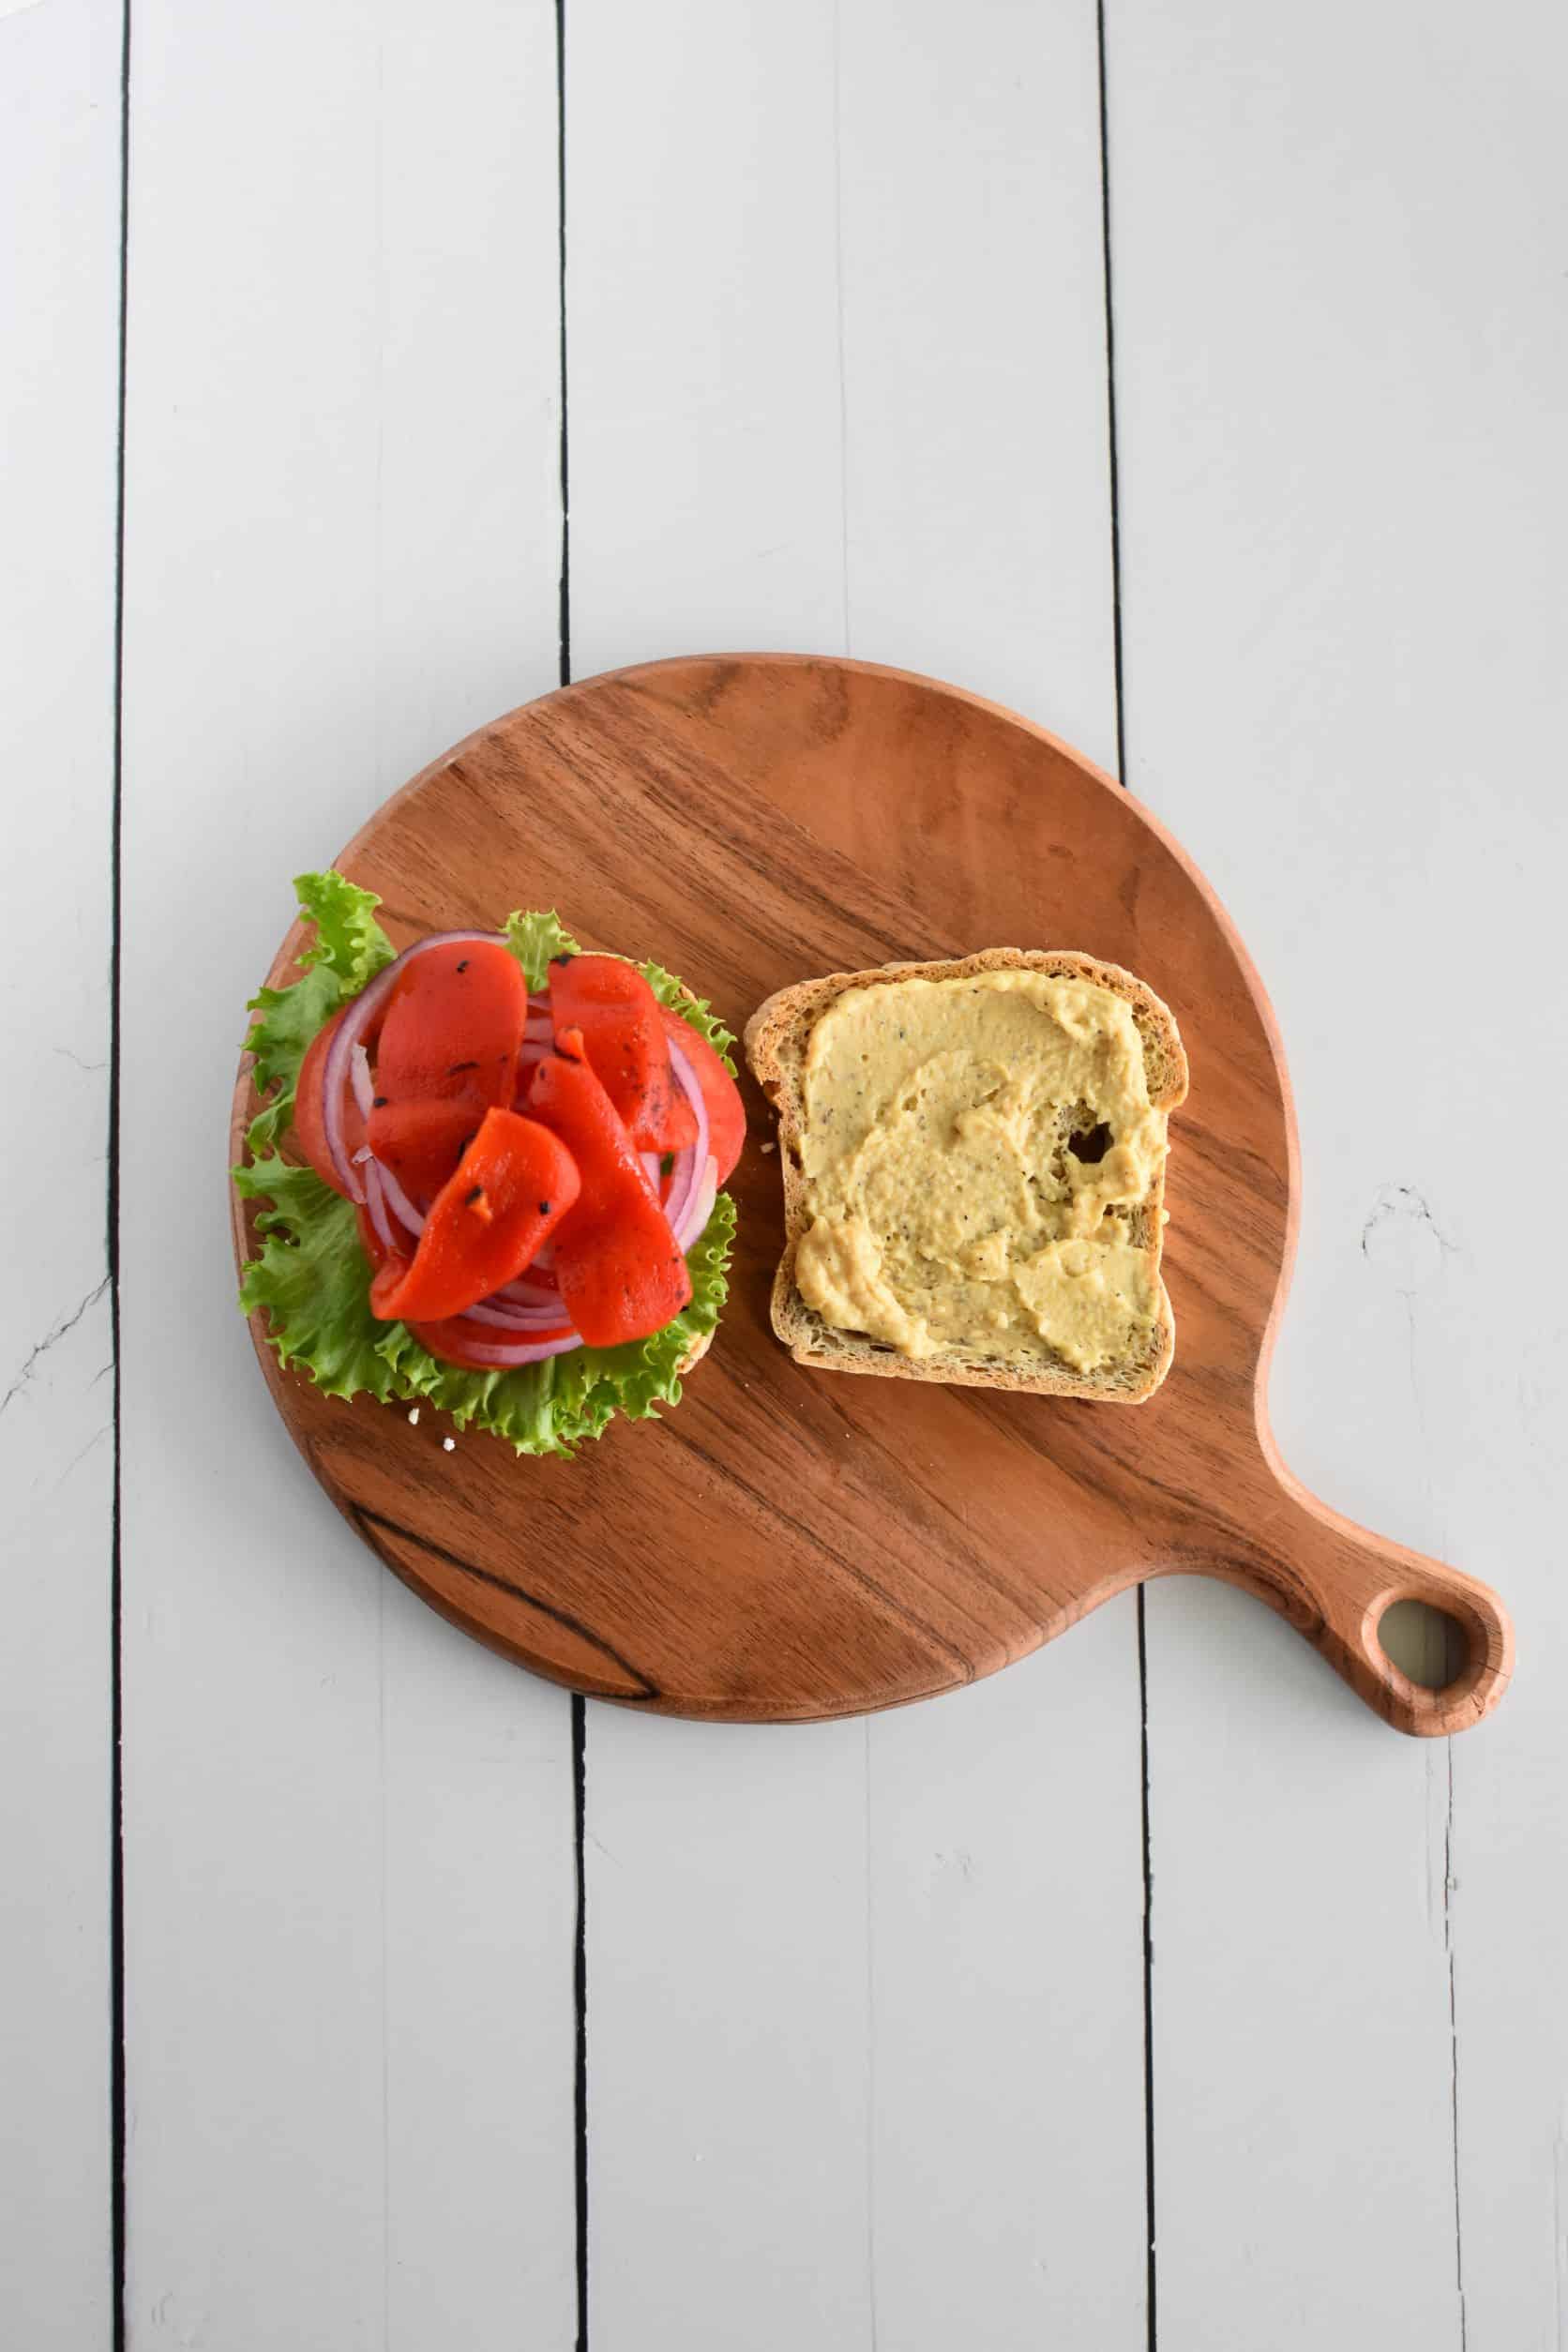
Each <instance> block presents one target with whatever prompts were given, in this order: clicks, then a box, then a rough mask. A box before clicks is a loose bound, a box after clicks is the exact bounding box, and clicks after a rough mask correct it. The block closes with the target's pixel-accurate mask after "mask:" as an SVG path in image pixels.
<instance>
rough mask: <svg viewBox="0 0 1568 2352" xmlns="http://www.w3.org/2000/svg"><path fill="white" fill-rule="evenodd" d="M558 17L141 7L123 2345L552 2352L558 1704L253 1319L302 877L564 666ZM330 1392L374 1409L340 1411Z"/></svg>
mask: <svg viewBox="0 0 1568 2352" xmlns="http://www.w3.org/2000/svg"><path fill="white" fill-rule="evenodd" d="M554 156H555V64H554V27H553V17H552V13H551V11H550V8H548V7H545V6H531V7H527V8H507V9H504V10H503V9H498V8H492V7H490V6H487V5H483V4H482V0H466V4H465V5H460V6H456V7H452V8H445V9H443V10H442V11H440V12H439V15H433V14H432V13H431V12H430V11H429V10H426V9H422V8H415V7H414V6H412V5H400V6H396V7H392V8H378V9H369V8H363V7H359V6H356V5H351V4H350V0H330V5H326V6H322V5H311V6H309V7H304V6H293V7H285V8H278V9H270V10H267V11H265V12H263V13H260V14H258V13H254V12H249V11H245V10H235V9H219V10H205V9H200V8H188V7H184V6H174V5H172V0H164V4H163V5H155V4H154V0H145V4H144V5H142V6H139V7H138V8H137V11H136V23H135V36H134V42H133V54H132V74H131V199H130V234H131V264H130V268H131V291H130V322H129V363H128V364H129V411H128V453H127V466H128V518H127V637H126V778H125V796H126V828H125V909H124V940H125V1010H124V1073H125V1129H124V1153H123V1158H124V1199H123V1212H124V1233H125V1236H126V1266H125V1282H124V1291H123V1324H124V1350H125V1353H124V1364H125V1382H126V1417H125V1446H126V1454H125V1482H124V1492H125V1589H126V1611H125V1685H126V1777H127V1790H128V1814H127V1831H126V1910H127V1986H128V1991H127V2068H128V2098H129V2125H130V2130H129V2161H128V2174H129V2178H128V2221H129V2283H128V2317H129V2327H130V2337H131V2342H132V2344H135V2345H137V2346H138V2347H142V2346H144V2347H147V2348H148V2352H152V2348H153V2347H157V2346H159V2345H163V2344H168V2345H171V2346H173V2345H175V2344H189V2343H192V2342H200V2343H210V2344H222V2345H223V2346H224V2347H225V2352H249V2347H256V2348H257V2352H261V2348H262V2347H272V2346H276V2345H278V2344H283V2343H290V2342H298V2341H300V2340H301V2328H302V2326H303V2325H304V2322H303V2321H302V2316H301V2315H302V2314H305V2313H309V2333H310V2336H311V2340H312V2341H319V2342H321V2343H323V2344H328V2343H329V2344H332V2345H333V2346H334V2352H349V2347H352V2346H357V2345H369V2344H376V2345H378V2346H379V2345H382V2344H395V2345H406V2346H409V2347H414V2346H424V2345H427V2344H430V2343H432V2342H435V2341H438V2340H439V2341H445V2342H450V2343H454V2344H463V2345H465V2346H467V2345H473V2346H475V2347H481V2346H482V2347H490V2346H496V2347H500V2346H502V2345H504V2344H512V2343H514V2342H516V2341H517V2340H518V2336H519V2330H520V2329H522V2330H523V2332H524V2333H525V2334H527V2335H529V2336H530V2337H531V2340H533V2341H536V2342H539V2343H545V2342H553V2343H565V2342H568V2341H569V2340H570V2337H571V2334H572V2331H573V2329H574V2328H575V2309H576V2292H575V2277H574V2260H573V2251H572V2204H573V2194H572V2037H573V2023H572V1999H571V1948H572V1937H573V1925H574V1911H575V1906H574V1870H573V1852H572V1795H571V1771H570V1740H569V1726H568V1707H567V1702H566V1701H565V1698H564V1697H563V1696H561V1695H560V1694H559V1693H556V1692H554V1691H551V1690H549V1689H547V1688H545V1687H544V1686H543V1685H541V1684H538V1683H536V1682H534V1681H529V1680H527V1679H526V1678H524V1677H522V1676H520V1675H518V1674H516V1673H515V1672H512V1671H510V1670H508V1668H507V1667H506V1666H505V1665H503V1664H502V1663H501V1662H500V1661H499V1660H497V1659H495V1658H493V1657H490V1656H489V1655H488V1654H487V1653H485V1652H484V1651H481V1650H479V1649H478V1648H476V1647H475V1645H474V1644H472V1643H470V1642H467V1641H465V1640H463V1639H462V1638H461V1636H459V1635H458V1634H456V1633H455V1632H453V1631H452V1630H451V1629H450V1628H449V1627H447V1626H446V1625H445V1624H444V1623H443V1622H442V1621H440V1620H439V1619H437V1618H436V1617H435V1616H434V1615H432V1614H431V1613H430V1611H428V1610H427V1609H425V1608H424V1607H422V1606H420V1605H419V1604H418V1603H417V1602H415V1600H414V1599H413V1598H412V1597H411V1596H410V1595H408V1594H407V1593H405V1592H404V1591H402V1589H401V1588H400V1586H398V1585H397V1584H396V1583H395V1582H394V1581H393V1580H392V1579H390V1578H389V1577H387V1576H386V1575H385V1574H384V1571H383V1570H382V1569H381V1567H380V1566H379V1565H378V1564H377V1563H376V1562H375V1561H374V1560H372V1559H371V1558H370V1556H369V1554H368V1553H367V1552H366V1551H365V1550H364V1548H363V1546H362V1545H359V1544H358V1543H357V1542H356V1540H355V1539H354V1536H353V1535H352V1534H351V1533H350V1531H349V1530H348V1529H347V1528H346V1527H344V1526H342V1525H341V1524H340V1523H339V1521H338V1520H337V1518H336V1517H335V1516H334V1515H333V1514H332V1513H331V1512H329V1511H328V1510H326V1509H325V1508H324V1505H323V1501H322V1498H321V1495H320V1494H319V1492H318V1491H317V1490H316V1488H315V1487H314V1485H312V1483H311V1481H310V1479H309V1476H308V1474H307V1473H306V1471H305V1470H304V1468H303V1466H302V1465H301V1464H300V1463H299V1461H298V1460H297V1459H296V1458H295V1456H294V1454H293V1452H292V1450H291V1448H290V1447H289V1445H288V1442H287V1440H286V1439H285V1438H284V1436H283V1433H282V1430H281V1428H280V1426H279V1425H278V1423H277V1421H276V1418H275V1416H274V1415H273V1414H272V1413H271V1412H270V1410H268V1409H267V1406H266V1403H265V1397H264V1391H263V1388H262V1385H261V1382H260V1380H259V1379H258V1376H257V1372H256V1367H255V1364H254V1363H253V1362H252V1360H251V1356H250V1349H249V1338H248V1336H247V1334H246V1332H245V1329H244V1326H243V1324H242V1322H241V1320H240V1319H239V1317H238V1315H237V1314H236V1313H235V1312H234V1305H233V1298H234V1283H233V1275H232V1271H231V1267H230V1264H229V1244H228V1234H227V1211H226V1203H225V1199H224V1185H223V1175H222V1168H223V1157H224V1153H223V1142H224V1137H223V1127H224V1119H225V1115H226V1114H225V1109H224V1105H225V1102H226V1099H227V1094H228V1090H229V1086H230V1083H231V1080H232V1077H233V1071H234V1060H235V1054H236V1049H237V1047H238V1044H239V1041H240V1038H241V1035H242V1033H243V1030H244V1026H245V1019H244V1011H243V1007H244V1001H245V998H246V996H247V995H248V994H249V990H250V989H251V988H252V987H253V986H254V984H255V981H256V979H257V977H258V976H259V975H260V973H262V972H264V970H265V968H266V964H267V962H268V960H269V958H270V956H271V954H272V951H273V949H274V947H275V945H276V943H277V941H278V938H279V935H280V933H281V932H282V930H283V929H284V927H286V924H287V921H288V917H289V912H290V907H289V898H288V877H289V876H290V875H291V874H292V873H294V872H296V871H298V870H299V869H300V868H301V867H307V866H311V865H316V864H320V863H322V862H324V860H325V859H327V858H328V857H330V856H331V855H332V853H333V852H335V851H336V850H337V849H338V847H339V844H340V843H341V842H342V841H343V840H344V839H345V838H346V837H348V835H349V834H350V833H351V832H353V830H354V828H355V826H356V825H357V824H358V823H359V822H361V820H362V819H363V818H364V816H365V815H367V814H368V813H369V810H370V809H371V808H372V807H374V806H375V805H376V804H377V802H378V801H379V800H380V799H381V798H382V797H383V796H384V794H385V793H386V792H388V791H389V790H391V789H392V788H393V787H394V786H395V785H397V784H398V783H399V782H400V781H401V780H402V779H403V778H404V777H405V776H407V775H409V774H410V773H411V772H412V771H413V770H414V769H415V768H416V767H418V766H419V765H420V764H421V763H422V762H423V761H425V760H426V759H427V758H429V757H430V756H432V755H433V754H434V753H435V752H437V751H439V750H440V749H442V748H443V747H444V746H445V745H446V744H447V743H448V742H450V741H452V740H453V739H454V738H456V737H457V736H459V735H460V734H461V733H463V732H464V731H465V730H467V729H468V728H470V727H471V726H473V725H475V724H477V723H478V722H479V721H481V720H482V719H484V718H486V717H488V716H491V715H492V714H493V713H494V712H495V711H497V710H499V709H501V708H504V707H505V706H506V705H507V704H509V703H512V702H516V701H522V700H524V699H526V698H527V697H528V696H529V695H530V694H532V693H535V692H537V691H538V690H539V689H541V688H542V687H545V686H549V685H550V684H552V683H553V677H554V670H555V660H556V571H557V554H558V546H559V530H560V513H559V501H558V491H557V465H558V408H557V398H558V382H559V356H558V339H557V263H556V210H555V161H554ZM345 1410H347V1408H345Z"/></svg>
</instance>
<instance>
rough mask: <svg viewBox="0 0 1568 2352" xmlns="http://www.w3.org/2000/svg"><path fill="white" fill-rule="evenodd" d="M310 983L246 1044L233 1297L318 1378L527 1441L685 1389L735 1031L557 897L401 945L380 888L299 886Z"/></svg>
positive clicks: (272, 1000) (529, 1445) (539, 1444)
mask: <svg viewBox="0 0 1568 2352" xmlns="http://www.w3.org/2000/svg"><path fill="white" fill-rule="evenodd" d="M295 887H296V889H297V892H298V895H299V904H300V910H301V912H302V914H303V915H304V917H305V918H306V920H307V922H308V923H309V924H310V925H311V926H313V927H314V937H313V939H312V940H311V941H310V942H309V943H308V944H307V945H306V946H305V947H304V948H303V949H302V950H301V952H300V955H299V957H298V961H299V964H300V967H301V977H300V978H299V979H298V980H296V981H294V983H293V985H292V986H290V987H288V988H263V989H262V990H261V992H260V994H259V995H258V996H257V997H256V998H254V999H253V1001H252V1009H253V1011H254V1012H255V1013H256V1015H257V1019H256V1023H255V1026H254V1028H253V1029H252V1030H251V1033H250V1034H249V1038H248V1039H247V1041H246V1043H247V1046H248V1047H249V1051H250V1053H251V1056H252V1058H253V1078H254V1083H255V1086H256V1089H257V1092H258V1094H259V1095H260V1096H261V1098H262V1107H261V1108H260V1110H259V1111H258V1113H257V1115H256V1117H255V1118H254V1119H253V1120H252V1122H251V1123H250V1126H249V1130H248V1133H247V1137H246V1144H247V1159H246V1162H245V1164H244V1165H243V1166H241V1167H239V1168H235V1170H234V1183H235V1184H236V1186H237V1188H238V1190H239V1191H240V1193H241V1194H242V1196H243V1197H244V1198H246V1199H252V1200H256V1201H258V1202H261V1203H264V1204H265V1205H264V1206H263V1207H262V1208H261V1209H260V1210H259V1212H258V1214H257V1216H256V1219H255V1224H256V1229H257V1233H258V1236H259V1241H260V1247H259V1251H258V1254H257V1256H256V1257H255V1258H254V1259H252V1261H251V1262H250V1263H249V1265H247V1266H246V1268H245V1270H244V1274H243V1281H242V1287H241V1291H240V1304H241V1305H242V1306H243V1307H244V1308H245V1310H246V1312H247V1313H248V1314H253V1313H255V1312H257V1311H258V1310H261V1311H262V1312H263V1313H264V1316H265V1319H266V1330H267V1335H268V1337H269V1338H270V1339H271V1341H272V1344H273V1346H274V1347H275V1348H276V1349H277V1350H278V1354H279V1359H280V1361H281V1362H282V1363H284V1364H297V1365H298V1366H299V1367H300V1368H301V1369H302V1370H303V1371H305V1372H307V1373H309V1376H310V1378H311V1379H312V1380H315V1381H316V1382H317V1384H318V1385H319V1386H320V1387H322V1388H323V1389H324V1390H325V1391H326V1392H327V1393H328V1394H329V1395H335V1396H344V1397H350V1396H356V1395H369V1396H371V1397H374V1398H378V1399H380V1400H382V1401H383V1402H388V1401H391V1400H394V1399H400V1400H403V1401H405V1402H407V1403H408V1404H410V1405H417V1404H418V1403H420V1402H421V1401H422V1400H427V1399H428V1400H429V1401H430V1403H431V1404H432V1405H434V1406H435V1407H437V1408H438V1409H440V1410H443V1411H445V1412H447V1413H449V1414H450V1415H451V1417H452V1419H453V1420H454V1421H455V1422H456V1423H457V1424H458V1425H470V1424H472V1425H475V1426H476V1427H478V1428H481V1429H488V1430H491V1431H493V1432H494V1433H495V1434H496V1435H497V1436H499V1437H503V1438H505V1439H507V1440H509V1441H510V1442H511V1443H512V1444H513V1445H514V1446H515V1447H516V1448H517V1449H518V1451H519V1452H520V1453H522V1454H567V1453H570V1452H571V1451H572V1450H573V1448H574V1447H575V1446H576V1445H578V1444H579V1443H580V1441H581V1440H583V1439H586V1438H596V1437H598V1436H599V1435H600V1434H601V1433H602V1431H603V1430H604V1428H605V1427H606V1425H608V1423H609V1422H610V1421H611V1418H612V1416H613V1415H614V1414H615V1413H617V1412H620V1413H623V1414H624V1415H626V1417H627V1418H628V1419H630V1420H641V1419H644V1418H646V1417H647V1416H648V1415H649V1414H650V1413H652V1412H653V1411H654V1410H655V1409H656V1407H657V1406H658V1405H660V1404H674V1403H677V1402H678V1401H679V1398H680V1394H681V1389H680V1382H681V1376H682V1374H683V1373H684V1372H686V1371H687V1370H688V1369H689V1368H690V1366H691V1364H693V1363H695V1361H696V1360H697V1358H698V1357H699V1356H700V1355H701V1353H702V1352H703V1350H704V1349H705V1348H706V1347H707V1345H708V1341H709V1339H710V1338H711V1336H712V1334H713V1331H714V1327H715V1325H716V1322H717V1320H718V1314H719V1309H720V1307H721V1306H722V1304H723V1303H724V1298H725V1292H726V1280H725V1275H726V1268H727V1265H728V1261H729V1255H730V1244H731V1238H732V1235H733V1232H734V1222H735V1219H734V1208H733V1204H732V1203H731V1200H730V1199H729V1197H728V1195H726V1194H724V1193H722V1192H721V1191H720V1190H719V1186H720V1185H722V1184H723V1183H724V1181H725V1179H726V1178H727V1177H728V1176H729V1174H730V1172H731V1168H733V1167H734V1164H735V1161H736V1160H737V1158H738V1157H739V1155H740V1150H741V1145H742V1142H743V1140H744V1138H745V1129H746V1120H745V1112H744V1110H743V1108H742V1106H741V1099H740V1095H739V1093H738V1092H737V1090H736V1087H735V1082H734V1078H733V1076H732V1074H731V1073H732V1064H731V1062H730V1058H729V1049H730V1048H731V1045H732V1044H733V1042H734V1040H733V1038H732V1037H731V1035H730V1033H729V1032H728V1031H727V1030H726V1029H724V1028H723V1026H722V1025H721V1023H719V1022H718V1021H717V1020H716V1018H714V1016H713V1015H712V1014H711V1013H710V1012H709V1010H708V1008H707V1006H706V1004H705V1003H701V1001H700V1000H699V999H697V998H695V997H693V996H691V995H689V994H688V993H687V991H686V988H684V987H683V985H682V984H681V982H680V981H678V980H676V979H674V978H673V977H672V976H671V974H670V973H669V972H665V971H663V970H662V969H661V968H660V967H659V966H658V965H656V964H653V963H644V964H634V963H632V962H630V961H628V960H627V959H626V958H625V957H621V956H615V955H589V954H583V953H582V952H581V951H580V949H579V948H578V946H577V943H576V942H575V941H573V940H572V939H570V938H568V937H567V935H566V933H565V931H564V930H563V929H562V927H561V925H560V923H559V922H558V920H557V918H556V916H555V915H554V914H553V913H547V914H514V915H512V916H511V918H510V919H509V921H508V922H507V924H506V927H505V931H503V932H499V933H496V932H486V931H448V932H441V933H436V934H432V935H431V936H430V937H429V938H426V939H422V940H418V941H416V942H415V944H414V945H413V946H411V947H408V948H405V949H404V951H403V953H402V954H401V955H395V954H394V951H393V948H392V945H391V942H390V941H389V940H388V939H387V938H386V935H385V933H384V931H383V930H382V928H381V926H380V924H379V923H378V922H377V920H376V908H377V905H378V904H379V901H378V899H377V898H376V897H375V895H374V893H373V892H370V891H367V890H361V889H359V888H357V887H356V886H355V885H354V883H352V882H348V881H347V880H346V879H345V878H344V877H343V876H342V875H340V874H338V873H335V872H331V871H328V872H326V873H324V874H307V875H303V876H301V877H300V879H299V881H298V882H297V883H296V885H295Z"/></svg>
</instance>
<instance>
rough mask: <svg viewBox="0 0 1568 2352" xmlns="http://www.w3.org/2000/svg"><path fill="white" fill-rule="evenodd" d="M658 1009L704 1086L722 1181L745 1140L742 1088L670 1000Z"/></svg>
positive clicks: (710, 1139)
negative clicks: (672, 1006) (673, 1010)
mask: <svg viewBox="0 0 1568 2352" xmlns="http://www.w3.org/2000/svg"><path fill="white" fill-rule="evenodd" d="M658 1009H659V1018H660V1019H661V1020H662V1021H663V1023H664V1033H665V1035H666V1036H667V1037H671V1038H673V1039H674V1041H675V1044H676V1045H677V1046H678V1047H679V1048H680V1049H681V1051H682V1052H683V1053H684V1054H685V1056H686V1060H687V1062H689V1063H690V1064H691V1074H692V1076H693V1078H695V1079H696V1080H697V1083H698V1085H699V1086H700V1087H701V1090H702V1104H703V1108H705V1110H706V1111H707V1114H708V1149H709V1151H710V1152H711V1153H713V1155H714V1158H715V1160H716V1162H717V1165H718V1181H719V1183H720V1184H723V1182H724V1180H725V1178H726V1177H727V1176H728V1175H729V1174H730V1172H731V1168H733V1167H734V1165H735V1162H736V1161H737V1160H738V1159H739V1158H740V1155H741V1146H742V1145H743V1144H744V1143H745V1141H746V1105H745V1104H744V1103H743V1102H742V1100H741V1090H740V1088H739V1087H738V1086H737V1085H736V1084H735V1081H734V1079H733V1078H731V1075H730V1073H729V1071H728V1070H727V1069H726V1068H725V1066H724V1063H723V1062H722V1061H721V1060H720V1058H719V1056H718V1054H717V1052H716V1050H715V1048H713V1047H712V1046H710V1045H709V1043H708V1041H707V1039H706V1038H705V1037H704V1036H703V1035H702V1033H701V1031H700V1030H696V1029H693V1028H692V1026H691V1024H690V1023H689V1021H684V1020H682V1018H681V1017H680V1015H679V1013H672V1012H671V1009H670V1007H669V1005H668V1004H661V1005H660V1006H659V1008H658Z"/></svg>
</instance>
